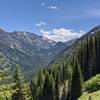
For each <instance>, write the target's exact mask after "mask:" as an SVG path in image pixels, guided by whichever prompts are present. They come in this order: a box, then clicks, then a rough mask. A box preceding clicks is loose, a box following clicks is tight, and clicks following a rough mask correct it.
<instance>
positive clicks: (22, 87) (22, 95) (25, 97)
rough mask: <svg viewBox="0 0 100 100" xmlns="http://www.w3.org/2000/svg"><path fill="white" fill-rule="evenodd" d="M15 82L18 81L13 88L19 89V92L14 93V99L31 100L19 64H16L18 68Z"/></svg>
mask: <svg viewBox="0 0 100 100" xmlns="http://www.w3.org/2000/svg"><path fill="white" fill-rule="evenodd" d="M14 82H15V83H16V85H15V86H14V87H13V88H14V89H17V93H15V94H14V95H13V97H12V100H30V95H29V92H28V91H27V88H26V85H27V84H26V82H25V80H24V77H23V75H22V73H21V70H20V66H19V65H16V70H15V73H14Z"/></svg>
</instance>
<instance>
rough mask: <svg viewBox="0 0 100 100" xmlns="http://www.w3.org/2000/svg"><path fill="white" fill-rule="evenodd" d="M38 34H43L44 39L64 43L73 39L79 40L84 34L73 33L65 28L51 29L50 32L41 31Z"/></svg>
mask: <svg viewBox="0 0 100 100" xmlns="http://www.w3.org/2000/svg"><path fill="white" fill-rule="evenodd" d="M40 32H41V33H42V34H43V36H44V37H46V38H48V39H51V40H55V41H57V42H58V41H62V42H66V41H68V40H71V39H73V38H79V37H81V36H82V35H83V34H84V33H85V32H84V31H79V32H75V31H74V30H72V29H65V28H59V29H53V30H52V31H44V30H43V29H41V30H40Z"/></svg>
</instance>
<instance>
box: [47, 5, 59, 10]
mask: <svg viewBox="0 0 100 100" xmlns="http://www.w3.org/2000/svg"><path fill="white" fill-rule="evenodd" d="M48 8H49V9H51V10H58V9H59V8H58V7H57V6H53V5H51V6H49V7H48Z"/></svg>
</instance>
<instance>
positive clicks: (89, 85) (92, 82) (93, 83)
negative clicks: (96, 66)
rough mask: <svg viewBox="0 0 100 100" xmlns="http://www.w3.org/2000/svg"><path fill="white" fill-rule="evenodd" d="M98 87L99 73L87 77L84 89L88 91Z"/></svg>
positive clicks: (99, 85) (99, 87)
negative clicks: (89, 77)
mask: <svg viewBox="0 0 100 100" xmlns="http://www.w3.org/2000/svg"><path fill="white" fill-rule="evenodd" d="M99 89H100V74H98V75H96V76H94V77H93V78H91V79H89V80H88V81H86V82H85V84H84V90H85V91H88V92H93V91H96V90H99Z"/></svg>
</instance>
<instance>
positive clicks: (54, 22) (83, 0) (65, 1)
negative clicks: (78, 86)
mask: <svg viewBox="0 0 100 100" xmlns="http://www.w3.org/2000/svg"><path fill="white" fill-rule="evenodd" d="M98 24H100V0H0V27H1V28H3V29H4V30H6V31H15V30H18V31H30V32H34V33H36V34H38V35H43V36H45V37H48V38H50V39H51V38H53V39H55V40H57V41H59V40H60V39H61V40H64V41H65V39H64V38H68V39H71V38H72V37H75V36H76V37H78V34H79V36H81V35H82V32H83V33H84V32H86V31H88V30H89V29H91V28H92V27H94V26H96V25H98ZM60 32H62V33H63V34H60ZM68 32H69V33H70V34H68ZM67 34H68V35H69V37H68V36H67ZM73 34H74V35H73ZM55 35H59V36H58V37H56V36H55ZM63 35H65V37H64V36H63ZM71 35H72V37H71ZM60 36H62V38H60Z"/></svg>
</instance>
